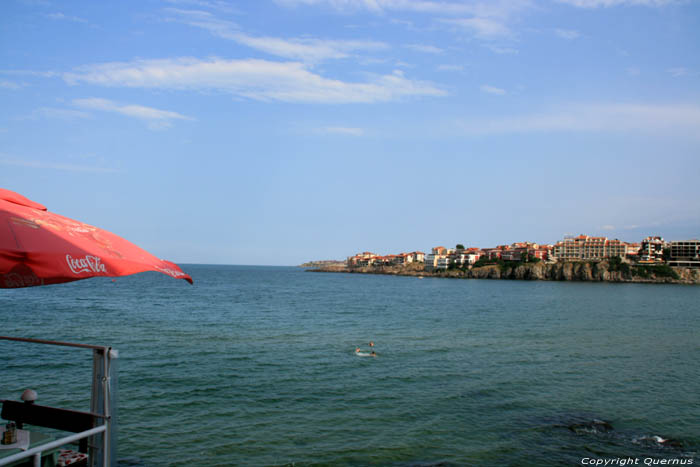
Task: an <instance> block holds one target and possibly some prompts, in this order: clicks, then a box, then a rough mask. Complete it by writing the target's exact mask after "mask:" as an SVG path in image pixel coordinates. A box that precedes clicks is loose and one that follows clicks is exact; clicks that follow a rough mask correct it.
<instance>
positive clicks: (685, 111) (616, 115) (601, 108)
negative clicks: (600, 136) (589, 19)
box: [460, 104, 700, 138]
mask: <svg viewBox="0 0 700 467" xmlns="http://www.w3.org/2000/svg"><path fill="white" fill-rule="evenodd" d="M460 124H461V127H462V129H463V130H464V131H465V132H466V133H467V134H473V135H489V134H509V133H553V132H601V133H604V132H637V131H641V132H645V133H646V134H653V133H669V132H673V133H681V134H684V135H687V136H690V137H693V138H697V137H698V135H700V106H697V105H648V104H595V105H590V104H572V105H569V106H567V107H563V108H559V109H555V110H548V111H544V112H540V113H535V114H528V115H519V116H509V117H502V118H495V119H486V118H478V119H471V120H466V121H462V122H460Z"/></svg>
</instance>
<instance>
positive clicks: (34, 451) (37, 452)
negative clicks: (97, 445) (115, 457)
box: [0, 423, 107, 467]
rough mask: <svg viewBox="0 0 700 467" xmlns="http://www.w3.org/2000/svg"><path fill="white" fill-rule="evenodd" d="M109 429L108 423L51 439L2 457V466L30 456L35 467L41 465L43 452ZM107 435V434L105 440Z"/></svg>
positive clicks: (0, 462) (0, 464) (0, 463)
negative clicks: (54, 439)
mask: <svg viewBox="0 0 700 467" xmlns="http://www.w3.org/2000/svg"><path fill="white" fill-rule="evenodd" d="M106 430H107V423H105V424H104V425H100V426H96V427H95V428H92V429H90V430H86V431H83V432H81V433H76V434H74V435H71V436H66V437H65V438H61V439H57V440H56V441H50V442H48V443H46V444H42V445H41V446H37V447H34V448H30V449H27V450H26V451H23V452H18V453H17V454H12V455H11V456H8V457H4V458H2V459H0V466H2V465H7V464H10V463H12V462H16V461H19V460H22V459H26V458H28V457H34V467H41V454H42V453H43V452H44V451H49V450H52V449H55V448H57V447H59V446H63V445H64V444H68V443H74V442H76V441H78V440H81V439H83V438H88V437H90V436H93V435H96V434H98V433H102V432H104V431H106ZM106 439H107V437H106V436H105V440H106Z"/></svg>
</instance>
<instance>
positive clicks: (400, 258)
mask: <svg viewBox="0 0 700 467" xmlns="http://www.w3.org/2000/svg"><path fill="white" fill-rule="evenodd" d="M423 261H425V253H423V252H422V251H413V252H411V253H400V254H398V255H386V256H381V255H376V254H374V253H371V252H369V251H365V252H363V253H358V254H356V255H354V256H349V257H348V258H347V259H346V260H345V264H346V265H347V266H348V267H367V266H402V265H404V264H409V263H422V262H423Z"/></svg>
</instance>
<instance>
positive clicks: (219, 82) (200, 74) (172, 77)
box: [63, 58, 447, 103]
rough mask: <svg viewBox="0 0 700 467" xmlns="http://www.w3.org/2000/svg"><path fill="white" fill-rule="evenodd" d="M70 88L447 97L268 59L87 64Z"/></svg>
mask: <svg viewBox="0 0 700 467" xmlns="http://www.w3.org/2000/svg"><path fill="white" fill-rule="evenodd" d="M63 78H64V80H65V81H66V82H67V83H69V84H72V85H77V84H80V83H87V84H91V85H100V86H108V87H130V88H155V89H169V90H182V91H203V90H207V91H211V90H215V91H220V92H226V93H230V94H233V95H235V96H239V97H245V98H250V99H256V100H261V101H284V102H315V103H352V102H365V103H367V102H386V101H394V100H399V99H402V98H407V97H414V96H430V97H437V96H445V95H447V93H446V92H445V91H444V90H442V89H439V88H437V87H435V86H434V85H432V84H431V83H426V82H422V81H412V80H409V79H407V78H405V77H404V76H403V74H402V73H399V72H394V73H393V74H390V75H381V76H373V77H372V78H371V79H370V81H368V82H364V83H349V82H345V81H340V80H335V79H329V78H325V77H323V76H320V75H318V74H316V73H313V72H311V71H309V69H308V67H307V66H306V65H305V64H303V63H297V62H272V61H267V60H225V59H219V58H212V59H209V60H199V59H196V58H179V59H163V60H139V61H134V62H115V63H103V64H97V65H88V66H84V67H80V68H78V69H76V70H75V71H74V72H72V73H65V74H64V75H63Z"/></svg>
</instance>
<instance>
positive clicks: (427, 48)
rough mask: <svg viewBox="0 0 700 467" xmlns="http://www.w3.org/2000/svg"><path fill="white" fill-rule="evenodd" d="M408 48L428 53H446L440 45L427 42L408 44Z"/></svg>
mask: <svg viewBox="0 0 700 467" xmlns="http://www.w3.org/2000/svg"><path fill="white" fill-rule="evenodd" d="M406 48H408V49H411V50H415V51H416V52H423V53H426V54H436V55H439V54H442V53H445V51H444V50H443V49H441V48H439V47H435V46H434V45H425V44H408V45H407V46H406Z"/></svg>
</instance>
